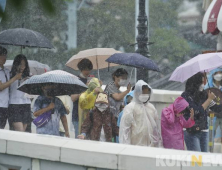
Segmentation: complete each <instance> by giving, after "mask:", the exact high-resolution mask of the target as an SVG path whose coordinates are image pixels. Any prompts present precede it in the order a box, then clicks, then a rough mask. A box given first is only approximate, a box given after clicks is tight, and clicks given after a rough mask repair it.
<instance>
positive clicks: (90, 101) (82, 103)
mask: <svg viewBox="0 0 222 170" xmlns="http://www.w3.org/2000/svg"><path fill="white" fill-rule="evenodd" d="M100 86H101V85H100V83H99V79H97V78H92V79H91V80H90V81H89V83H88V89H87V90H86V91H85V92H84V93H82V94H81V95H80V97H79V108H78V117H79V134H80V131H81V126H82V124H83V122H84V120H85V118H86V114H87V113H88V112H89V110H91V109H92V108H93V107H94V104H95V101H96V97H97V95H95V94H94V90H95V88H97V87H100ZM102 91H103V90H102V88H101V92H102Z"/></svg>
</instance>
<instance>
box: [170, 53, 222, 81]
mask: <svg viewBox="0 0 222 170" xmlns="http://www.w3.org/2000/svg"><path fill="white" fill-rule="evenodd" d="M220 66H222V53H207V54H199V55H198V56H196V57H194V58H192V59H190V60H188V61H187V62H186V63H184V64H182V65H180V66H179V67H177V68H176V70H174V72H173V74H172V75H171V77H170V79H169V80H171V81H178V82H181V83H183V82H184V81H186V80H187V79H189V78H190V77H192V76H193V75H195V74H196V73H198V72H209V71H211V70H213V69H215V68H217V67H220Z"/></svg>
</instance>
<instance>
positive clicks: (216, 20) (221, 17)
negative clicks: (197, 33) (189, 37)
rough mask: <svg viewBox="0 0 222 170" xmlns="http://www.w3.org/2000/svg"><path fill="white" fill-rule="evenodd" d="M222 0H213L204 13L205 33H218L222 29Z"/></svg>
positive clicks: (203, 25)
mask: <svg viewBox="0 0 222 170" xmlns="http://www.w3.org/2000/svg"><path fill="white" fill-rule="evenodd" d="M221 6H222V0H213V1H212V2H211V3H210V5H209V7H208V8H207V11H206V13H205V15H204V18H203V22H202V31H203V33H207V32H209V33H212V34H214V35H215V34H218V33H219V32H220V31H222V10H221Z"/></svg>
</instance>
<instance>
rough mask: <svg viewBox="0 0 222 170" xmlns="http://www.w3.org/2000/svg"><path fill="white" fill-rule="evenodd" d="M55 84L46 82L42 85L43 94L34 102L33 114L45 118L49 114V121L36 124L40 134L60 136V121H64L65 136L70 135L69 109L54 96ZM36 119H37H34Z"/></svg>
mask: <svg viewBox="0 0 222 170" xmlns="http://www.w3.org/2000/svg"><path fill="white" fill-rule="evenodd" d="M55 88H56V86H55V85H50V84H46V85H43V86H42V91H43V95H40V96H39V97H38V98H37V99H36V101H35V104H34V108H33V111H34V113H33V115H34V116H35V117H36V119H37V118H38V117H40V116H41V117H40V119H41V118H43V119H45V118H46V115H47V114H48V115H49V117H50V118H49V119H48V121H47V123H44V122H43V123H42V124H36V132H37V133H38V134H47V135H55V136H60V132H59V122H60V120H61V121H62V124H63V127H64V130H65V136H66V137H69V130H68V123H67V119H66V114H67V111H66V109H65V106H64V105H63V103H62V101H61V100H60V99H59V98H57V97H55V96H54V94H53V93H54V89H55ZM34 121H35V120H34Z"/></svg>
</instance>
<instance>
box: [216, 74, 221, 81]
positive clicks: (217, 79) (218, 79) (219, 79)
mask: <svg viewBox="0 0 222 170" xmlns="http://www.w3.org/2000/svg"><path fill="white" fill-rule="evenodd" d="M214 80H216V81H221V80H222V75H221V74H216V75H214Z"/></svg>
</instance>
